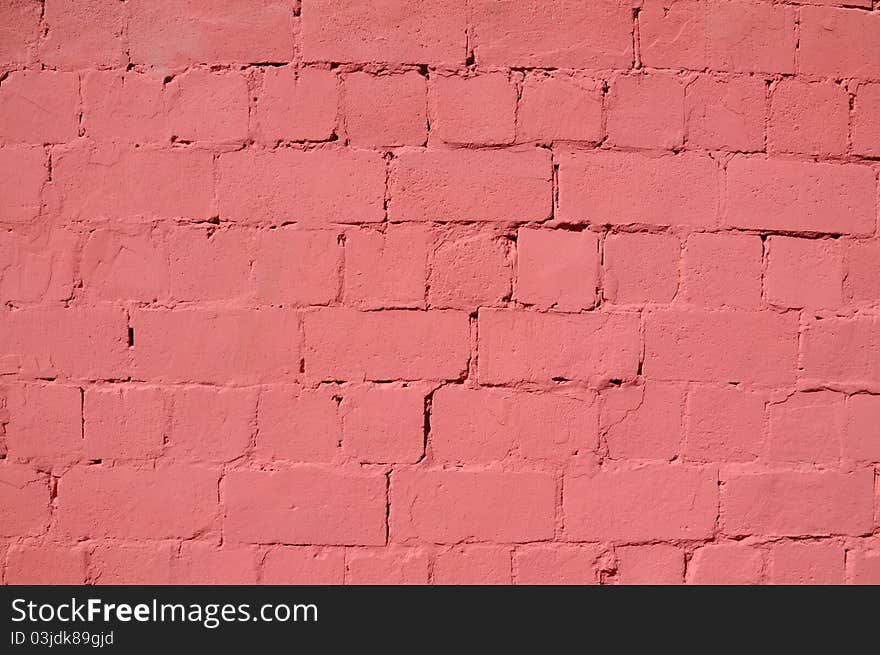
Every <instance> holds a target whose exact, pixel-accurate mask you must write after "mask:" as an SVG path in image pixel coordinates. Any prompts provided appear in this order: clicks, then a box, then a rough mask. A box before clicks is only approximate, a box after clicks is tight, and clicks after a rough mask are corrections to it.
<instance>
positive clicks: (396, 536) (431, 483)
mask: <svg viewBox="0 0 880 655" xmlns="http://www.w3.org/2000/svg"><path fill="white" fill-rule="evenodd" d="M555 498H556V481H555V480H554V478H553V476H552V475H551V474H549V473H538V472H534V473H533V472H525V471H522V472H509V473H508V472H502V471H467V470H465V471H456V470H450V471H438V470H434V471H412V470H403V471H395V472H394V473H392V474H391V532H390V534H391V539H392V540H393V541H407V540H419V541H427V542H433V543H458V542H461V541H465V540H467V541H494V542H498V543H508V542H509V543H514V542H524V541H537V540H541V539H549V538H551V537H552V536H553V524H554V505H555Z"/></svg>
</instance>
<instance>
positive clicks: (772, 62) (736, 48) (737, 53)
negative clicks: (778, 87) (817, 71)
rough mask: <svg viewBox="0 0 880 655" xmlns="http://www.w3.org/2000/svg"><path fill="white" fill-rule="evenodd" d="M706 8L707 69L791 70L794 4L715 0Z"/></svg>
mask: <svg viewBox="0 0 880 655" xmlns="http://www.w3.org/2000/svg"><path fill="white" fill-rule="evenodd" d="M707 11H708V16H707V21H706V34H707V40H706V41H707V46H708V49H707V52H708V59H709V67H710V68H714V69H717V70H728V71H738V72H739V71H746V72H752V71H753V72H761V73H794V71H795V69H794V64H795V48H796V42H797V39H796V29H795V9H794V7H790V6H786V5H776V4H769V3H751V2H740V1H735V2H728V1H727V0H718V1H717V2H713V3H711V4H709V6H708V9H707ZM801 48H802V49H803V44H801ZM801 53H803V50H801Z"/></svg>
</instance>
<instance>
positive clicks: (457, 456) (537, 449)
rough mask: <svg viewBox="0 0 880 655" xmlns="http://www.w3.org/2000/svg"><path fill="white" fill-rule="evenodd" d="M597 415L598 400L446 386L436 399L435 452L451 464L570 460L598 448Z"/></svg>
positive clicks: (432, 441) (433, 415)
mask: <svg viewBox="0 0 880 655" xmlns="http://www.w3.org/2000/svg"><path fill="white" fill-rule="evenodd" d="M597 413H598V412H597V405H596V402H595V399H594V398H593V397H592V396H587V397H585V398H571V397H566V396H563V395H561V394H549V393H547V394H536V393H527V392H523V391H514V390H506V389H468V388H466V387H462V386H459V385H451V386H445V387H443V388H441V389H438V390H437V391H435V392H434V395H433V401H432V406H431V433H430V444H431V452H432V454H433V457H434V458H435V459H436V460H438V461H440V462H448V463H459V462H462V463H466V464H470V463H473V464H481V463H487V462H491V461H496V460H502V459H504V458H505V457H507V456H510V455H515V456H519V457H523V458H526V459H537V460H550V461H565V460H566V458H568V457H571V456H572V455H574V454H575V453H586V452H590V451H593V450H595V449H596V447H597V445H598V434H597Z"/></svg>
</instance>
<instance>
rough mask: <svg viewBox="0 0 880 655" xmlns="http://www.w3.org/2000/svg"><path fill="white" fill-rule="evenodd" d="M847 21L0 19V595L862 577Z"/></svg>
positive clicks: (802, 6) (647, 4) (3, 14)
mask: <svg viewBox="0 0 880 655" xmlns="http://www.w3.org/2000/svg"><path fill="white" fill-rule="evenodd" d="M878 43H880V5H878V3H877V2H876V1H874V2H872V0H847V1H843V0H791V2H789V1H788V0H781V1H779V2H773V3H771V2H766V1H765V0H705V1H704V0H677V1H676V2H671V1H666V0H593V1H590V2H575V1H568V0H550V1H548V2H535V1H532V0H507V1H504V2H497V1H495V0H430V1H428V0H425V1H420V2H412V1H411V0H391V1H388V2H382V3H364V2H358V1H355V0H258V1H254V0H223V1H221V2H207V1H205V0H187V1H186V2H177V1H172V0H161V1H159V0H129V1H128V2H125V3H121V2H118V1H116V0H82V1H78V2H73V1H72V0H44V1H43V2H40V1H38V0H6V1H5V2H3V3H2V6H0V302H2V309H0V483H2V484H0V576H2V581H4V582H6V583H19V582H37V583H83V582H89V583H137V582H152V583H260V582H262V583H336V584H339V583H352V584H359V583H367V584H368V583H404V584H405V583H422V584H424V583H437V584H440V583H512V582H513V583H520V584H532V583H586V584H593V583H600V584H616V583H621V584H623V583H626V584H629V583H671V584H675V583H693V584H704V583H843V582H851V583H880V564H878V562H880V484H878V482H877V480H878V469H880V436H878V435H880V431H878V427H877V426H878V423H880V282H878V279H880V234H878V231H877V218H878V183H877V178H878V171H880V164H878V159H877V158H878V157H880V49H878V47H877V45H878Z"/></svg>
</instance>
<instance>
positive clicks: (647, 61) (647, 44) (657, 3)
mask: <svg viewBox="0 0 880 655" xmlns="http://www.w3.org/2000/svg"><path fill="white" fill-rule="evenodd" d="M707 13H708V12H707V7H706V3H704V2H700V0H674V1H671V2H670V1H668V0H645V1H644V2H643V3H642V6H641V9H640V11H639V57H640V58H641V61H642V63H643V64H644V65H645V66H652V67H657V68H689V69H693V70H702V69H704V68H706V66H707V53H708V42H707V33H706V26H707Z"/></svg>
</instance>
